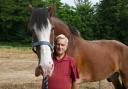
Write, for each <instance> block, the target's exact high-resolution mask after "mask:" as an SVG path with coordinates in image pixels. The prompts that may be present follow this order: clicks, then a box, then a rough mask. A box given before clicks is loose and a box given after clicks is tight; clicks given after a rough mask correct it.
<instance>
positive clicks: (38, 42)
mask: <svg viewBox="0 0 128 89" xmlns="http://www.w3.org/2000/svg"><path fill="white" fill-rule="evenodd" d="M49 20H50V21H51V19H49ZM51 24H52V31H53V41H52V44H51V43H50V42H48V41H32V51H33V52H34V53H36V54H37V52H36V50H35V47H37V46H41V45H48V46H49V47H50V49H51V51H52V53H53V52H54V27H55V26H54V25H53V23H52V21H51Z"/></svg>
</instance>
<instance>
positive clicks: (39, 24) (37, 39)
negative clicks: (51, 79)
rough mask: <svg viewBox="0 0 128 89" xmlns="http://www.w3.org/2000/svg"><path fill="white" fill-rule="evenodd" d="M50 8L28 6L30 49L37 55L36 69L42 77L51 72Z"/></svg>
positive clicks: (51, 36)
mask: <svg viewBox="0 0 128 89" xmlns="http://www.w3.org/2000/svg"><path fill="white" fill-rule="evenodd" d="M52 10H53V9H52V7H49V8H33V7H32V5H29V11H30V12H31V18H30V22H29V29H30V31H31V32H32V48H33V51H34V52H35V53H36V54H37V56H38V59H39V62H38V67H39V69H40V71H42V72H43V73H44V74H43V75H50V74H51V73H52V71H53V60H52V52H53V45H52V43H53V40H54V38H53V35H54V33H53V25H52V23H51V19H50V17H51V15H52V12H53V11H52Z"/></svg>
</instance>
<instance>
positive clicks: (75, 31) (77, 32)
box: [68, 24, 81, 37]
mask: <svg viewBox="0 0 128 89" xmlns="http://www.w3.org/2000/svg"><path fill="white" fill-rule="evenodd" d="M68 27H69V29H70V31H71V33H72V34H73V35H75V36H79V37H81V35H80V31H79V30H78V29H77V28H76V27H74V26H72V25H70V24H68Z"/></svg>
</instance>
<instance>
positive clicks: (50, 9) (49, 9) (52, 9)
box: [48, 4, 55, 17]
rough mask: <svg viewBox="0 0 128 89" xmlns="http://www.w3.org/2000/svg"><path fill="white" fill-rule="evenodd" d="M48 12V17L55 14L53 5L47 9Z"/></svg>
mask: <svg viewBox="0 0 128 89" xmlns="http://www.w3.org/2000/svg"><path fill="white" fill-rule="evenodd" d="M48 12H49V15H50V17H51V16H53V15H54V13H55V4H52V5H51V6H49V7H48Z"/></svg>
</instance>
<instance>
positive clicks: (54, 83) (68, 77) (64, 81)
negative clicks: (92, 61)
mask: <svg viewBox="0 0 128 89" xmlns="http://www.w3.org/2000/svg"><path fill="white" fill-rule="evenodd" d="M67 47H68V38H67V37H66V36H65V35H63V34H60V35H58V36H57V37H56V40H55V52H54V56H53V62H54V71H53V74H52V75H51V76H50V77H49V79H48V88H49V89H77V86H76V79H77V78H79V75H78V71H77V67H76V64H75V62H74V59H73V58H72V57H70V56H69V55H67V54H66V50H67ZM39 74H40V73H39V72H37V73H36V75H37V76H38V75H39ZM42 89H43V83H42Z"/></svg>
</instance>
